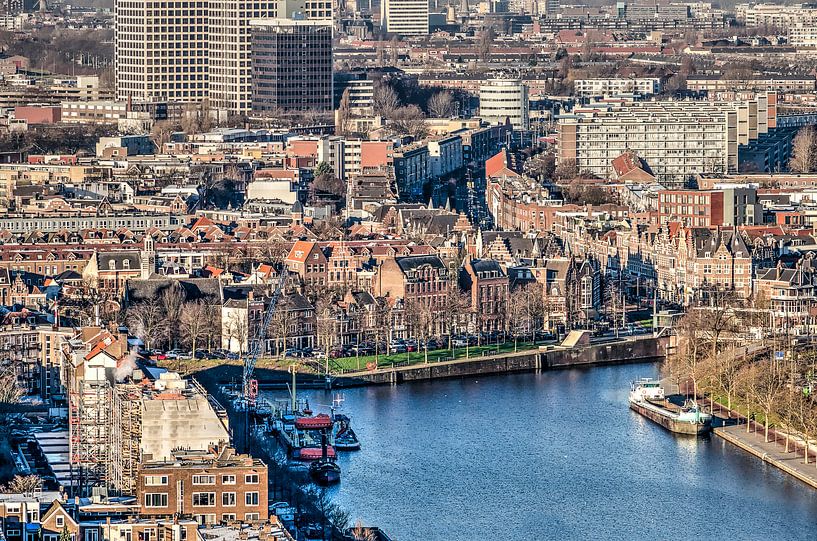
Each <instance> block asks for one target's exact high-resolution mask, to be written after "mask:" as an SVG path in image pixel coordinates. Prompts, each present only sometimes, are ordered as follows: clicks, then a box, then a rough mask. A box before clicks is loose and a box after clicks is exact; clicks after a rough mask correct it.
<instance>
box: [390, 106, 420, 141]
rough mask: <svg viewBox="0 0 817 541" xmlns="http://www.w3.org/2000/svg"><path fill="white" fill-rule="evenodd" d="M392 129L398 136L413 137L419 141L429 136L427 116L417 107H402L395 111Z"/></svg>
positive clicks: (392, 118)
mask: <svg viewBox="0 0 817 541" xmlns="http://www.w3.org/2000/svg"><path fill="white" fill-rule="evenodd" d="M391 127H392V130H394V132H395V133H397V134H407V135H411V136H412V137H413V138H414V139H418V140H419V139H422V138H423V137H425V136H426V135H428V125H427V124H426V120H425V116H424V115H423V112H422V111H421V110H420V108H419V107H417V106H416V105H408V106H406V107H400V108H399V109H397V110H396V111H394V113H393V114H392V117H391Z"/></svg>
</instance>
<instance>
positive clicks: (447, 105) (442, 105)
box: [428, 91, 454, 118]
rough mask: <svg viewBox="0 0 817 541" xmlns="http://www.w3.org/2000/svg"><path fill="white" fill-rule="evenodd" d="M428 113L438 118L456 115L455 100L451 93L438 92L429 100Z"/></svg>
mask: <svg viewBox="0 0 817 541" xmlns="http://www.w3.org/2000/svg"><path fill="white" fill-rule="evenodd" d="M428 112H429V113H430V114H431V115H432V116H434V117H436V118H448V117H450V116H452V115H453V114H454V98H452V97H451V93H450V92H446V91H442V92H437V93H436V94H434V95H433V96H431V98H430V99H429V100H428Z"/></svg>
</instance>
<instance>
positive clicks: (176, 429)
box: [46, 328, 230, 496]
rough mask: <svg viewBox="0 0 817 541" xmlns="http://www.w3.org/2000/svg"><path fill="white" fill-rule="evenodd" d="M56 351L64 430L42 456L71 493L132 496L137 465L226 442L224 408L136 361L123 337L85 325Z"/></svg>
mask: <svg viewBox="0 0 817 541" xmlns="http://www.w3.org/2000/svg"><path fill="white" fill-rule="evenodd" d="M62 352H63V355H64V358H63V364H62V366H63V370H62V381H63V385H64V386H65V390H66V396H67V401H68V430H67V432H63V434H64V436H62V437H61V435H60V433H53V434H52V438H51V440H50V444H51V448H50V451H51V452H50V453H46V457H47V458H48V457H49V455H50V456H51V457H52V458H53V459H54V461H55V463H54V464H51V460H49V464H50V465H51V466H52V470H53V471H54V474H55V476H56V478H57V480H58V481H59V482H60V483H61V484H63V485H64V486H65V487H66V488H68V489H69V490H70V491H71V492H72V493H73V494H74V495H79V496H92V495H94V494H109V495H133V494H135V491H136V487H137V472H138V469H139V466H140V464H142V463H144V462H150V461H163V460H168V459H170V458H171V457H172V456H173V453H174V452H175V451H178V450H184V449H187V450H201V449H208V448H209V447H210V446H213V445H224V444H229V442H230V430H229V423H228V420H227V414H226V412H225V411H224V409H223V408H221V406H220V405H219V404H218V403H217V402H216V401H215V400H214V399H213V398H211V397H210V396H209V395H208V394H207V392H206V391H205V390H204V389H203V388H201V387H200V386H199V385H198V384H196V383H195V382H188V381H185V380H183V379H182V378H181V377H180V376H179V375H178V374H177V373H175V372H168V371H167V370H164V369H159V368H155V367H152V366H145V365H142V364H140V359H139V358H138V357H137V356H136V355H135V354H134V353H132V352H131V351H130V350H129V348H128V343H127V336H125V335H115V334H112V333H110V332H109V331H106V330H104V329H99V328H85V329H83V330H82V331H81V332H80V333H79V335H77V336H75V337H73V338H72V339H71V340H68V341H66V342H65V343H64V344H63V348H62ZM60 442H63V443H64V448H61V447H62V446H61V445H59V443H60ZM63 451H64V452H63ZM66 458H67V461H68V464H67V466H68V468H67V471H66V468H65V464H61V463H59V462H61V461H63V462H64V461H65V459H66Z"/></svg>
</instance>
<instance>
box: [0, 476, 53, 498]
mask: <svg viewBox="0 0 817 541" xmlns="http://www.w3.org/2000/svg"><path fill="white" fill-rule="evenodd" d="M42 486H43V480H42V479H41V478H40V476H38V475H15V476H14V478H13V479H12V480H11V481H9V482H8V484H7V485H5V486H4V487H3V492H4V493H6V494H27V495H32V494H34V493H35V492H36V491H38V490H39V489H41V488H42Z"/></svg>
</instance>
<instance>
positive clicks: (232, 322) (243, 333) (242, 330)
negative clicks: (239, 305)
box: [226, 311, 250, 356]
mask: <svg viewBox="0 0 817 541" xmlns="http://www.w3.org/2000/svg"><path fill="white" fill-rule="evenodd" d="M226 323H227V339H228V341H229V345H230V346H229V349H232V344H233V340H235V342H236V344H237V345H238V354H239V356H241V355H244V351H245V349H244V348H245V346H246V345H247V343H248V342H249V330H250V329H249V322H248V321H247V317H245V315H244V314H242V313H241V312H238V311H233V312H230V315H229V316H228V317H227V321H226Z"/></svg>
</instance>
